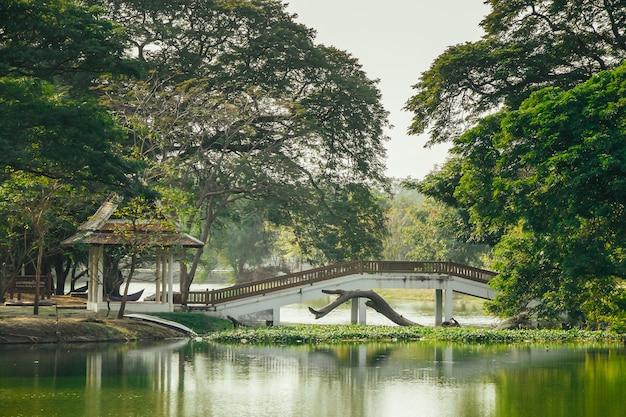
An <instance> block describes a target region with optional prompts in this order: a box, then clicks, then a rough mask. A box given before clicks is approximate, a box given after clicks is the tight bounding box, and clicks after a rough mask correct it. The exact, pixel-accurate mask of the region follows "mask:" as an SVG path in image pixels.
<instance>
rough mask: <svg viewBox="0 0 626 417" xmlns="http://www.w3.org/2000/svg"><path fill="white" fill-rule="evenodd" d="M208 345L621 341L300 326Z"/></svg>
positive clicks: (238, 334) (610, 336)
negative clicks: (388, 341) (425, 341)
mask: <svg viewBox="0 0 626 417" xmlns="http://www.w3.org/2000/svg"><path fill="white" fill-rule="evenodd" d="M206 340H207V341H211V342H218V343H229V344H242V343H250V344H269V343H271V344H276V343H280V344H319V343H343V342H355V341H359V342H363V341H368V342H372V341H385V340H393V341H411V340H432V341H445V342H458V343H520V344H521V343H523V344H528V343H570V342H606V341H613V342H615V341H620V340H621V336H620V335H619V334H616V333H611V332H601V331H584V330H578V329H576V330H484V329H466V328H441V327H421V326H410V327H406V326H405V327H402V326H393V327H392V326H361V325H333V326H324V325H313V326H311V325H306V326H304V325H302V326H279V327H260V328H256V329H235V330H231V331H225V332H219V333H214V334H212V335H210V336H208V337H207V338H206Z"/></svg>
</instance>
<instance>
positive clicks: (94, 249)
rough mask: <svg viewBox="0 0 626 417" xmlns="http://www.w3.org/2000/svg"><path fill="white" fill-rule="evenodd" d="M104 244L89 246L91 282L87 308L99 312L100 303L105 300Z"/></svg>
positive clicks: (88, 266) (89, 283)
mask: <svg viewBox="0 0 626 417" xmlns="http://www.w3.org/2000/svg"><path fill="white" fill-rule="evenodd" d="M103 255H104V246H102V245H92V246H90V247H89V261H88V265H87V269H88V271H89V282H88V286H87V308H88V309H89V310H91V311H95V312H98V304H99V303H101V302H102V301H103V297H102V281H103V278H104V277H103V275H104V274H103V271H104V266H103V265H104V256H103Z"/></svg>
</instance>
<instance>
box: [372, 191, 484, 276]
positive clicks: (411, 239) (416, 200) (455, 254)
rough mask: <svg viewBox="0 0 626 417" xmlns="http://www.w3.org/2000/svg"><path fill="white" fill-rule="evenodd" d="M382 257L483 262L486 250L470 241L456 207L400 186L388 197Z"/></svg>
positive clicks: (469, 263)
mask: <svg viewBox="0 0 626 417" xmlns="http://www.w3.org/2000/svg"><path fill="white" fill-rule="evenodd" d="M386 212H387V228H388V230H389V236H388V238H387V240H386V246H385V252H384V253H385V256H384V258H385V259H392V260H412V261H424V260H446V261H453V262H459V263H463V264H467V265H474V266H481V267H482V266H483V265H484V264H483V259H482V258H483V257H484V256H485V255H487V253H488V252H489V248H488V247H487V246H486V245H483V244H479V243H476V242H473V241H472V239H471V237H470V236H468V235H467V234H466V231H467V229H466V226H465V222H464V221H463V219H462V218H461V217H460V216H459V213H458V210H456V209H454V208H452V207H450V206H447V205H446V204H445V203H442V202H438V201H435V200H434V199H431V198H426V197H425V196H424V195H423V194H421V193H419V192H417V191H414V190H409V189H406V188H400V189H399V190H396V192H395V195H394V196H393V197H392V198H391V199H390V200H389V207H388V208H387V210H386Z"/></svg>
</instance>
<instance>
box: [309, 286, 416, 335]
mask: <svg viewBox="0 0 626 417" xmlns="http://www.w3.org/2000/svg"><path fill="white" fill-rule="evenodd" d="M322 292H323V293H324V294H337V295H339V297H337V299H336V300H335V301H333V302H332V303H330V304H328V305H327V306H324V307H322V308H321V309H319V310H315V309H314V308H312V307H309V311H310V312H311V313H313V315H315V319H320V318H322V317H324V316H325V315H327V314H328V313H330V312H331V311H332V310H334V309H335V308H337V307H339V306H340V305H341V304H343V303H345V302H346V301H349V300H351V299H353V298H367V299H368V301H366V302H365V305H366V306H368V307H371V308H373V309H374V310H376V311H377V312H379V313H380V314H382V315H383V316H385V317H387V318H388V319H389V320H391V321H392V322H394V323H396V324H398V325H400V326H421V324H419V323H415V322H412V321H411V320H409V319H407V318H405V317H404V316H402V315H401V314H398V313H397V312H396V311H395V310H394V309H393V308H391V306H390V305H389V304H388V303H387V302H386V301H385V300H384V299H383V298H382V297H381V296H380V295H378V294H376V293H375V292H374V291H372V290H367V291H362V290H355V291H344V290H322Z"/></svg>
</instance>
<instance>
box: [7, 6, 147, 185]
mask: <svg viewBox="0 0 626 417" xmlns="http://www.w3.org/2000/svg"><path fill="white" fill-rule="evenodd" d="M123 50H124V44H123V43H122V39H121V38H120V37H119V35H118V33H117V30H116V28H115V26H114V25H113V24H112V23H111V22H110V21H108V20H105V19H103V18H102V15H101V11H99V10H98V9H96V8H86V7H85V6H83V5H81V4H80V3H77V2H72V1H60V0H59V1H56V0H55V1H50V2H46V3H41V2H31V1H25V0H8V1H4V2H2V4H0V125H1V126H2V130H0V164H2V167H3V168H5V167H9V168H11V169H13V170H22V171H25V172H30V173H33V174H36V175H40V176H44V177H49V178H54V179H62V180H64V181H66V182H72V183H74V184H80V185H85V184H87V183H92V184H104V185H106V186H108V187H114V188H117V189H118V190H123V188H124V187H127V186H132V185H133V182H134V181H133V174H135V173H136V172H137V168H138V166H137V164H136V161H133V160H132V159H131V158H129V156H128V155H130V154H129V153H125V152H124V150H123V147H121V146H120V145H123V143H124V142H125V134H124V133H123V131H122V130H121V129H120V128H119V127H118V126H117V125H116V123H115V122H114V120H113V119H112V118H111V116H110V115H109V113H108V112H107V111H106V110H105V109H104V108H103V107H101V106H100V105H99V104H98V103H97V102H95V101H94V99H93V98H90V96H89V95H88V90H89V87H90V86H92V84H93V79H94V78H96V77H98V76H101V75H104V74H118V75H119V74H122V73H127V72H128V71H129V70H130V68H131V66H130V65H129V64H127V61H126V60H125V59H123ZM135 183H136V182H135Z"/></svg>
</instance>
